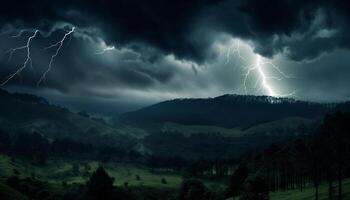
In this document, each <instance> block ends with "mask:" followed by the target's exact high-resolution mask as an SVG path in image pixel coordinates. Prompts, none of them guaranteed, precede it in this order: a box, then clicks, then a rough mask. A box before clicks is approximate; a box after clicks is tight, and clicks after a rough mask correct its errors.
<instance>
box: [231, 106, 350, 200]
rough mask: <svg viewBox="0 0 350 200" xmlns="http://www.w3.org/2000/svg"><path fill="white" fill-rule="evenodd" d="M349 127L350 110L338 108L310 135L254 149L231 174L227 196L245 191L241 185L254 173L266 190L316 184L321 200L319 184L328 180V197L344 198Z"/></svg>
mask: <svg viewBox="0 0 350 200" xmlns="http://www.w3.org/2000/svg"><path fill="white" fill-rule="evenodd" d="M349 131H350V114H344V113H340V112H337V113H334V114H332V115H327V116H326V117H325V119H324V121H323V123H322V125H320V127H318V128H317V129H316V130H315V131H314V132H313V133H312V134H310V135H309V136H306V137H303V138H299V139H296V140H294V141H293V142H290V143H289V144H287V145H285V146H278V145H271V146H269V147H268V148H266V149H264V150H263V151H261V152H260V153H252V154H251V155H250V157H249V159H246V160H244V161H242V162H241V166H240V168H239V170H236V171H235V173H234V175H233V176H232V177H231V180H230V186H229V189H228V193H227V194H228V196H238V195H240V194H241V193H242V192H244V187H243V188H242V187H241V186H243V185H246V184H247V183H246V182H247V180H248V179H249V176H251V175H252V174H253V175H255V176H258V177H260V178H261V180H263V181H264V182H265V185H266V190H267V191H277V190H282V191H285V190H295V189H298V190H300V191H303V189H304V188H305V187H306V186H309V185H313V186H314V188H315V199H316V200H318V199H319V186H320V184H321V183H328V199H330V200H332V199H337V200H339V199H340V200H341V199H343V195H342V194H343V191H342V185H343V183H342V181H343V179H344V178H347V177H349V176H350V170H349V167H350V159H349V158H350V134H349ZM248 172H249V173H248ZM265 192H266V191H265ZM258 199H260V198H258ZM261 199H263V198H261Z"/></svg>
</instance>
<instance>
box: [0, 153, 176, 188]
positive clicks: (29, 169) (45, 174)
mask: <svg viewBox="0 0 350 200" xmlns="http://www.w3.org/2000/svg"><path fill="white" fill-rule="evenodd" d="M73 164H75V165H78V166H79V171H78V173H73V172H72V171H73ZM86 165H88V166H89V168H86V167H85V166H86ZM98 166H99V163H98V162H76V161H75V162H69V161H57V160H55V161H52V160H51V161H48V163H47V164H45V165H42V166H37V165H31V164H29V163H26V162H23V161H21V160H19V159H16V160H15V161H13V160H11V159H10V158H9V157H8V156H4V155H0V177H1V178H2V179H3V180H4V179H5V178H7V177H10V176H13V175H15V172H17V175H18V176H19V177H21V178H25V177H31V176H35V177H36V178H39V179H41V180H45V181H48V182H49V183H53V184H55V183H57V184H61V183H62V181H66V182H67V183H68V184H72V183H85V182H86V181H87V180H88V178H89V177H90V175H91V174H92V173H93V172H94V171H95V170H96V168H97V167H98ZM103 166H104V168H105V169H106V170H107V172H108V173H109V175H110V176H111V177H113V178H115V185H119V186H122V185H124V184H125V183H127V184H128V185H129V186H147V187H156V188H162V187H166V188H178V187H179V185H180V184H181V181H182V178H181V176H180V175H179V174H174V173H170V172H157V173H152V172H151V171H150V170H149V169H148V168H145V167H142V166H135V165H126V164H114V163H105V164H103ZM162 179H165V181H166V183H162Z"/></svg>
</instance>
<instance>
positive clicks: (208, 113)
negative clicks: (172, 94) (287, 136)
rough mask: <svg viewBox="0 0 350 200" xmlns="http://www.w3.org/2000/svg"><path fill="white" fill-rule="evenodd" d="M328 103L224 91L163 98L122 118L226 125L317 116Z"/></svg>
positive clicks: (151, 122)
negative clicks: (212, 95) (206, 95)
mask: <svg viewBox="0 0 350 200" xmlns="http://www.w3.org/2000/svg"><path fill="white" fill-rule="evenodd" d="M332 107H334V106H332V105H329V104H320V103H312V102H306V101H297V100H294V99H290V98H275V97H268V96H243V95H223V96H219V97H215V98H206V99H204V98H201V99H175V100H169V101H164V102H161V103H158V104H155V105H152V106H149V107H146V108H142V109H140V110H137V111H134V112H128V113H125V114H123V115H121V116H120V119H119V120H120V122H122V123H124V124H129V125H133V126H140V127H145V128H150V127H154V126H157V125H160V124H164V123H166V122H173V123H178V124H182V125H206V126H219V127H226V128H234V127H240V128H243V129H247V128H249V127H251V126H254V125H257V124H260V123H265V122H271V121H276V120H280V119H284V118H289V117H301V118H309V119H316V118H320V117H322V116H323V115H324V114H326V113H327V112H329V111H330V109H331V108H332Z"/></svg>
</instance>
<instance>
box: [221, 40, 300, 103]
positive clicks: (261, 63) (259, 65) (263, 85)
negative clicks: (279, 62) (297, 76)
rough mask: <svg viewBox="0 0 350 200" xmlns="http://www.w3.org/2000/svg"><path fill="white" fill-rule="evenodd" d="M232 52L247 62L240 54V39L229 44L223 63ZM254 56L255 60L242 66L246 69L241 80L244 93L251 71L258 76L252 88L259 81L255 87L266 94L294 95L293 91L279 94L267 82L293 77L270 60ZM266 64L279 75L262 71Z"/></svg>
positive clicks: (277, 95)
mask: <svg viewBox="0 0 350 200" xmlns="http://www.w3.org/2000/svg"><path fill="white" fill-rule="evenodd" d="M234 53H237V55H238V57H239V59H240V60H242V61H243V62H244V63H246V62H247V59H246V58H244V57H243V56H242V54H241V51H240V41H239V40H237V41H236V44H234V45H233V46H231V47H230V48H229V49H228V51H227V55H226V62H225V64H228V63H229V62H230V55H231V54H234ZM255 57H256V59H255V62H254V63H253V64H252V65H248V66H244V69H246V73H245V74H244V80H243V84H242V87H243V89H244V92H245V94H248V89H247V81H248V78H249V77H250V75H251V74H252V73H253V72H256V73H257V74H258V78H257V79H256V82H255V84H254V88H258V85H259V83H260V86H259V88H258V89H257V91H258V92H260V91H262V90H263V91H265V92H266V93H267V95H268V96H275V97H287V96H295V91H293V92H291V93H288V94H280V93H278V92H277V91H276V90H275V89H274V88H273V86H272V85H271V84H270V83H269V80H271V79H273V80H277V81H281V80H283V79H289V78H294V77H292V76H289V75H287V74H285V73H284V72H283V71H282V70H281V69H280V68H279V67H278V66H276V65H275V64H273V63H272V62H270V61H267V60H266V59H264V58H263V57H261V56H260V55H255ZM266 66H269V67H272V68H273V70H274V71H275V72H277V73H278V74H279V75H280V76H279V77H276V76H268V75H266V73H265V71H264V67H266Z"/></svg>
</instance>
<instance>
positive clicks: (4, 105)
mask: <svg viewBox="0 0 350 200" xmlns="http://www.w3.org/2000/svg"><path fill="white" fill-rule="evenodd" d="M0 110H1V112H0V129H1V130H2V131H5V132H8V133H11V134H14V133H18V132H37V133H39V134H41V135H43V136H44V137H46V138H48V139H49V140H53V139H57V138H70V139H75V140H78V141H80V142H86V143H91V144H95V145H100V144H103V145H106V144H108V145H111V146H124V147H128V146H129V145H131V144H133V142H134V139H135V138H134V136H133V134H132V133H129V129H117V128H115V127H112V126H110V125H108V124H106V123H103V122H101V121H98V120H94V119H90V118H89V117H88V116H83V115H79V114H75V113H73V112H71V111H69V110H67V109H65V108H62V107H58V106H55V105H50V104H49V103H48V102H47V101H46V100H45V99H44V98H41V97H37V96H35V95H29V94H19V93H9V92H7V91H5V90H1V89H0ZM130 131H132V132H135V131H134V130H133V129H130Z"/></svg>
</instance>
